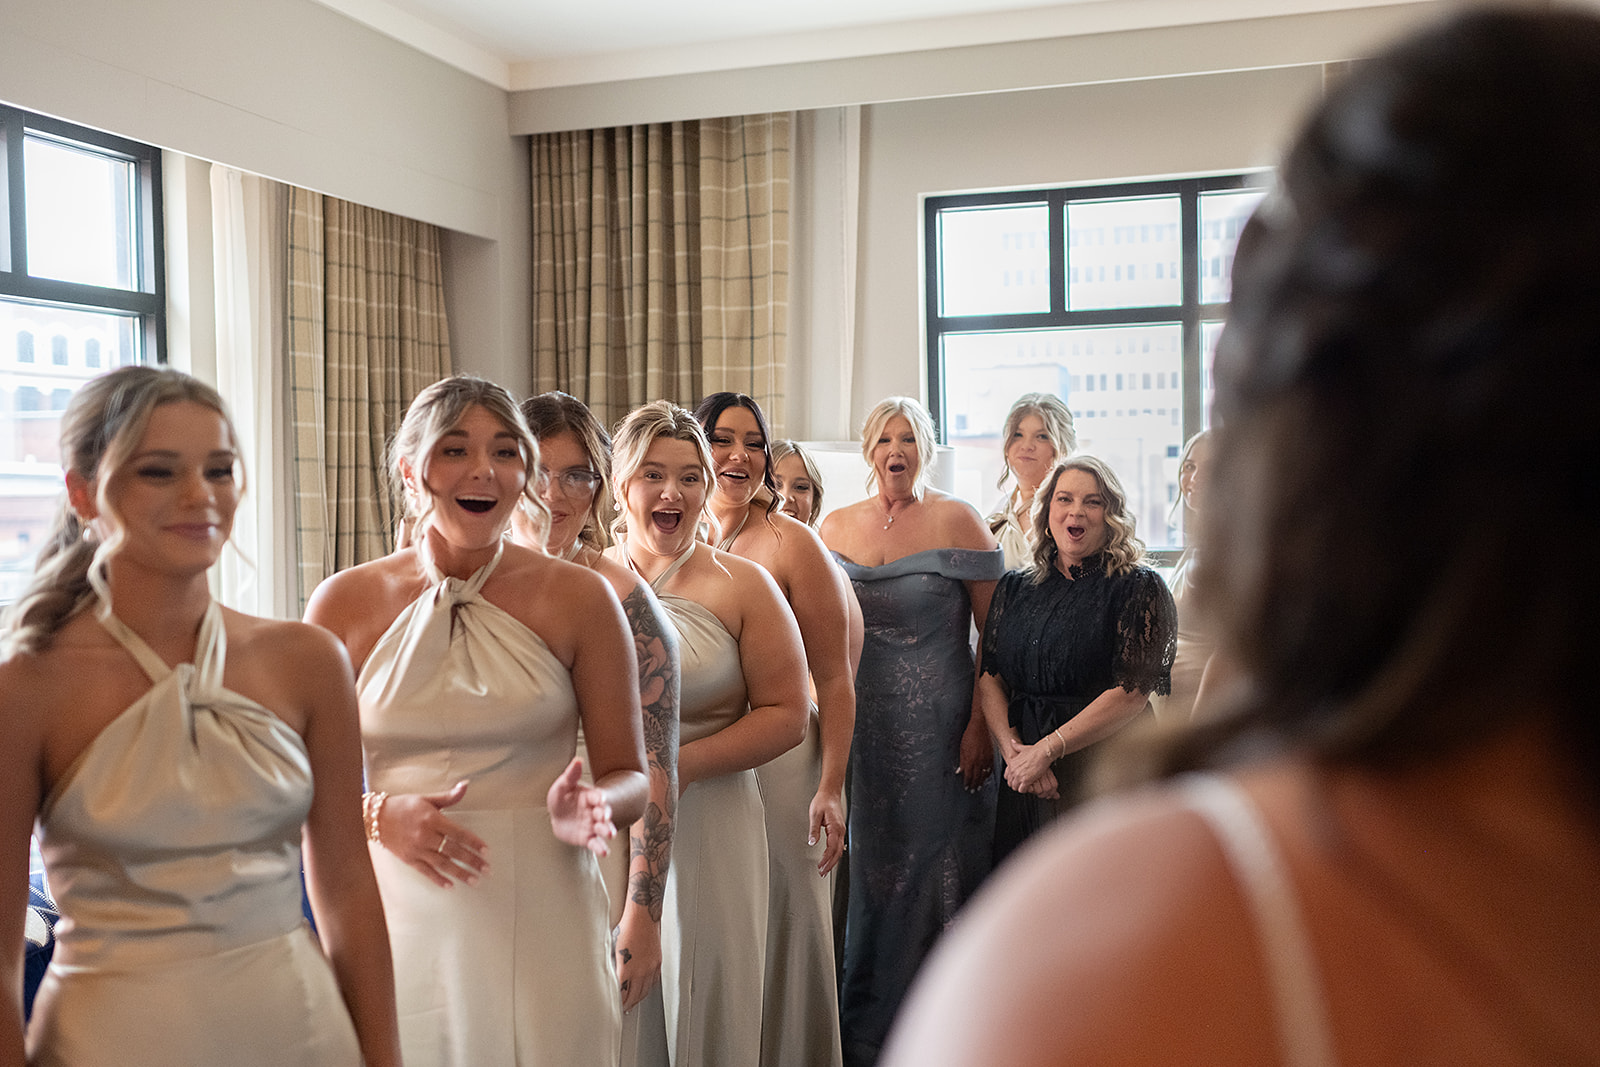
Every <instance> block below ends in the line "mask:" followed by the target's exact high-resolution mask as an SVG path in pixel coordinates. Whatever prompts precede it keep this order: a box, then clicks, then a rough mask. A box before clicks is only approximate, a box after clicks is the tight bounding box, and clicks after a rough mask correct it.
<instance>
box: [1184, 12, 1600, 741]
mask: <svg viewBox="0 0 1600 1067" xmlns="http://www.w3.org/2000/svg"><path fill="white" fill-rule="evenodd" d="M1216 375H1217V380H1218V391H1217V401H1216V408H1215V421H1216V422H1217V423H1219V424H1220V426H1221V429H1220V432H1219V433H1218V435H1217V441H1216V449H1215V452H1214V457H1215V458H1214V459H1213V467H1212V474H1213V475H1214V477H1212V478H1211V482H1210V485H1209V486H1208V492H1207V494H1206V497H1207V500H1208V501H1216V502H1217V503H1218V504H1219V505H1220V506H1218V507H1215V508H1208V509H1207V514H1206V515H1205V516H1204V517H1203V521H1204V522H1205V533H1204V536H1203V538H1202V543H1203V544H1205V545H1206V546H1208V549H1214V550H1213V551H1208V552H1207V553H1206V558H1205V559H1204V560H1203V561H1202V566H1201V571H1202V573H1201V575H1200V578H1199V580H1200V583H1201V586H1202V589H1203V590H1204V592H1205V594H1206V597H1207V600H1208V601H1209V603H1211V604H1212V606H1213V608H1214V610H1215V611H1216V613H1217V617H1218V623H1219V625H1220V626H1221V628H1222V633H1223V634H1224V637H1223V641H1224V647H1225V648H1227V649H1229V650H1230V651H1231V652H1232V654H1233V655H1234V657H1235V659H1236V660H1237V662H1238V664H1239V665H1240V666H1241V667H1242V668H1243V670H1244V673H1245V675H1246V676H1247V677H1248V678H1250V679H1251V682H1252V683H1253V684H1252V685H1251V686H1249V687H1248V695H1247V696H1245V697H1244V699H1243V702H1242V704H1241V705H1240V712H1241V714H1240V716H1239V717H1238V718H1237V719H1236V720H1234V721H1233V722H1232V723H1231V725H1226V726H1222V727H1220V728H1219V729H1218V730H1217V731H1215V732H1212V733H1209V734H1208V733H1206V732H1205V731H1202V732H1201V734H1200V735H1198V736H1197V738H1195V739H1193V740H1191V741H1190V742H1187V743H1186V745H1185V748H1184V750H1183V751H1182V754H1181V755H1180V756H1179V757H1178V758H1177V759H1175V760H1174V761H1173V763H1172V764H1171V765H1169V766H1179V765H1184V764H1186V763H1187V764H1192V763H1194V762H1205V761H1206V760H1207V759H1209V758H1210V757H1211V756H1213V755H1215V754H1216V752H1217V751H1218V750H1219V749H1221V748H1223V747H1225V745H1226V744H1227V743H1228V742H1229V741H1231V740H1233V739H1234V738H1236V737H1237V736H1238V734H1239V733H1240V731H1241V726H1242V725H1246V724H1247V725H1249V726H1253V727H1255V728H1264V729H1266V730H1267V731H1269V732H1271V733H1272V734H1274V735H1276V736H1277V737H1279V738H1280V739H1283V740H1285V741H1287V742H1289V743H1290V744H1293V745H1300V746H1304V747H1306V748H1308V749H1309V750H1310V751H1312V752H1314V753H1318V754H1321V755H1323V756H1326V757H1329V758H1334V759H1351V760H1355V761H1359V762H1367V763H1381V762H1385V761H1404V760H1409V759H1418V758H1421V759H1426V758H1431V757H1432V756H1435V755H1437V754H1439V753H1441V752H1443V751H1446V750H1447V749H1448V748H1449V747H1450V746H1452V745H1455V744H1457V743H1461V742H1467V741H1471V740H1473V739H1475V738H1481V737H1483V736H1485V735H1486V734H1488V733H1490V732H1492V731H1493V730H1495V729H1496V728H1497V727H1498V726H1500V725H1503V724H1505V723H1508V722H1510V721H1513V720H1517V719H1520V718H1523V717H1529V716H1534V715H1539V714H1548V715H1549V716H1552V717H1553V718H1554V719H1555V720H1556V721H1557V722H1558V723H1559V724H1560V726H1559V728H1560V729H1561V730H1562V731H1564V732H1565V734H1566V735H1567V736H1566V741H1567V743H1569V744H1570V746H1571V748H1570V750H1571V751H1573V752H1574V753H1576V754H1577V758H1578V759H1579V761H1580V763H1581V764H1583V765H1586V766H1588V767H1590V768H1594V769H1600V727H1597V726H1596V723H1597V722H1600V717H1596V716H1594V715H1593V714H1592V713H1591V712H1588V711H1587V710H1585V709H1586V707H1587V703H1588V701H1589V700H1591V699H1592V696H1591V692H1592V688H1593V684H1592V673H1593V672H1592V671H1591V670H1589V669H1587V668H1586V667H1585V666H1584V661H1585V660H1586V659H1587V657H1588V655H1590V651H1589V649H1588V647H1587V641H1586V640H1585V638H1584V637H1583V635H1584V634H1586V633H1587V632H1588V631H1587V625H1586V622H1587V620H1588V618H1589V616H1590V614H1591V613H1592V612H1593V611H1594V605H1595V603H1596V602H1597V599H1600V589H1597V588H1596V586H1597V583H1596V579H1595V575H1596V573H1597V570H1596V568H1594V567H1593V566H1587V565H1573V564H1570V563H1566V562H1564V560H1565V559H1566V558H1568V557H1580V556H1581V555H1582V554H1583V553H1584V552H1585V551H1586V550H1587V548H1588V547H1589V546H1590V545H1592V544H1594V543H1595V542H1596V540H1597V537H1600V478H1597V477H1596V472H1595V463H1596V461H1597V460H1600V20H1597V19H1595V18H1593V17H1589V16H1586V15H1580V14H1576V13H1566V14H1557V13H1542V14H1541V13H1528V12H1524V13H1518V12H1505V11H1502V12H1488V11H1480V12H1476V13H1471V14H1467V15H1464V16H1462V17H1458V18H1455V19H1453V20H1451V21H1450V22H1448V23H1446V24H1444V25H1443V26H1441V27H1440V28H1438V29H1436V30H1433V31H1430V32H1427V33H1425V34H1422V35H1420V36H1418V37H1415V38H1412V39H1410V40H1408V41H1406V42H1405V43H1403V44H1400V45H1398V46H1396V47H1395V48H1393V49H1391V50H1389V51H1388V52H1386V53H1384V54H1382V55H1380V56H1378V57H1377V58H1375V59H1372V60H1368V61H1365V62H1362V63H1360V64H1358V65H1357V66H1356V67H1355V68H1354V69H1353V70H1352V71H1351V73H1350V74H1349V75H1348V77H1347V78H1346V80H1345V81H1344V82H1343V83H1342V84H1341V85H1339V86H1338V87H1337V88H1336V89H1335V90H1334V91H1333V92H1332V93H1331V94H1330V95H1329V96H1328V98H1327V99H1326V101H1325V102H1324V103H1323V104H1322V106H1320V107H1319V108H1318V109H1317V111H1316V112H1315V113H1314V114H1313V115H1312V117H1311V119H1310V121H1309V123H1308V124H1307V126H1306V128H1305V129H1304V131H1303V132H1302V134H1301V136H1300V137H1299V139H1298V140H1297V141H1296V143H1295V144H1294V146H1293V147H1292V149H1291V151H1290V153H1289V155H1288V156H1287V158H1286V160H1285V162H1284V164H1283V168H1282V172H1281V175H1280V185H1279V188H1278V189H1277V190H1276V191H1275V192H1274V194H1273V195H1272V196H1271V197H1269V199H1268V200H1267V201H1266V202H1265V203H1264V204H1263V206H1262V208H1261V210H1260V211H1259V212H1258V213H1257V216H1256V218H1254V219H1253V220H1252V221H1251V223H1250V225H1249V226H1248V227H1247V229H1246V232H1245V234H1244V236H1243V238H1242V239H1241V241H1240V246H1239V251H1238V257H1237V261H1236V263H1235V267H1234V284H1233V306H1232V310H1231V313H1230V320H1229V324H1228V327H1227V330H1226V331H1225V333H1224V336H1223V339H1222V341H1221V343H1220V345H1219V348H1218V354H1217V359H1216Z"/></svg>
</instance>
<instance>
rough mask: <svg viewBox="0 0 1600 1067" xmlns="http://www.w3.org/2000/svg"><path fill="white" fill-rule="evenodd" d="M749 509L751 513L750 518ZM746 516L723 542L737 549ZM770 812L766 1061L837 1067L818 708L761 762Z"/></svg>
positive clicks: (766, 1064) (773, 1066)
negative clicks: (815, 821)
mask: <svg viewBox="0 0 1600 1067" xmlns="http://www.w3.org/2000/svg"><path fill="white" fill-rule="evenodd" d="M748 517H749V516H748V512H747V513H746V519H748ZM743 529H744V523H743V522H740V524H739V527H738V529H735V530H734V531H733V533H732V534H730V535H729V536H728V537H726V538H724V539H723V541H722V544H721V545H720V546H719V547H720V548H721V549H722V550H723V551H729V550H730V548H729V546H731V545H732V544H733V542H734V541H735V540H737V538H738V536H739V532H740V530H743ZM756 781H757V783H759V785H760V786H761V803H762V808H763V809H764V811H765V814H766V824H767V859H768V873H769V877H770V883H769V885H768V897H767V973H766V986H765V990H764V994H763V998H764V1004H763V1006H762V1009H761V1064H762V1067H837V1065H838V1064H839V1063H840V1062H841V1053H840V1047H839V979H838V968H837V966H836V964H835V962H834V953H833V885H834V880H833V875H832V873H831V872H830V873H829V875H828V877H826V878H823V877H821V876H819V875H818V874H817V864H819V863H821V862H822V854H823V852H824V851H826V848H827V843H826V841H825V840H824V839H823V837H822V835H820V834H819V835H818V837H817V843H816V844H814V845H811V844H807V843H806V842H807V838H808V837H809V835H810V829H811V799H812V798H813V797H815V796H816V795H817V786H818V785H820V784H821V782H822V735H821V723H820V721H819V719H818V717H817V710H816V708H815V707H813V708H812V709H811V712H810V714H809V715H808V716H807V719H806V735H805V739H804V740H803V741H801V742H800V744H798V745H796V746H795V747H794V748H791V749H790V750H789V751H787V752H785V753H784V754H783V755H781V756H779V757H778V758H777V759H775V760H772V761H771V762H770V763H765V764H763V765H762V766H760V767H757V768H756Z"/></svg>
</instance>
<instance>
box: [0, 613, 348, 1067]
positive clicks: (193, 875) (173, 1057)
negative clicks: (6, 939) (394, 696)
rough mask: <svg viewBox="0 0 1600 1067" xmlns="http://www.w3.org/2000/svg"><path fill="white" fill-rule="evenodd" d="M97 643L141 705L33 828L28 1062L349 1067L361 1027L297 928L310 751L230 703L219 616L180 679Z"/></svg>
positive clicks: (127, 642)
mask: <svg viewBox="0 0 1600 1067" xmlns="http://www.w3.org/2000/svg"><path fill="white" fill-rule="evenodd" d="M105 626H106V629H107V630H108V631H109V632H110V633H111V635H112V636H113V637H115V638H116V639H117V641H118V642H120V643H121V644H122V645H123V647H125V648H126V649H127V650H128V652H129V654H130V655H132V656H133V658H134V659H135V660H137V661H138V663H139V665H140V666H141V667H142V668H143V669H144V671H145V673H146V674H148V675H149V676H150V680H151V686H150V689H149V691H148V692H146V693H145V695H144V696H142V697H140V698H139V699H138V700H137V701H135V702H134V703H133V704H132V705H130V706H129V707H128V709H127V710H126V711H124V712H122V714H121V715H119V716H118V717H117V718H116V719H114V720H113V721H112V722H111V723H110V724H109V725H107V726H106V727H105V728H104V729H103V730H101V731H100V733H99V734H98V735H97V736H96V737H95V739H94V740H93V741H92V742H90V744H89V746H88V748H86V749H85V750H84V751H83V753H82V754H81V755H80V756H79V757H78V759H77V760H76V761H75V762H74V763H73V765H72V767H71V768H70V769H69V770H68V771H67V773H66V774H65V775H64V776H63V777H62V779H61V780H60V781H59V782H57V783H56V785H55V788H54V789H53V790H52V791H51V793H50V795H49V796H48V797H46V798H45V802H44V805H43V807H42V808H41V810H40V814H39V821H38V827H37V829H38V834H39V847H40V851H41V853H42V854H43V857H44V861H45V867H46V870H47V872H48V878H49V882H50V889H51V892H52V894H53V895H54V897H55V899H56V903H57V905H58V906H59V908H60V911H61V918H60V920H59V922H57V924H56V927H55V933H56V938H57V944H56V948H55V954H54V956H53V958H52V959H51V962H50V967H49V969H48V971H46V973H45V978H44V982H43V984H42V985H41V987H40V989H39V994H38V998H37V1000H36V1001H35V1002H34V1010H33V1018H32V1020H31V1023H30V1025H29V1027H28V1035H27V1047H28V1063H29V1064H31V1065H34V1067H84V1065H94V1067H100V1065H104V1064H117V1065H119V1067H215V1065H217V1064H227V1065H228V1067H291V1065H292V1067H359V1064H360V1062H361V1053H360V1050H359V1048H358V1046H357V1043H356V1034H355V1028H354V1026H353V1025H352V1024H351V1021H350V1016H349V1014H348V1012H347V1011H346V1010H345V1006H344V1000H343V999H342V998H341V997H340V995H339V989H338V986H337V985H336V983H335V981H334V976H333V971H332V968H331V967H330V966H329V965H328V961H327V959H326V958H325V957H324V956H323V955H322V950H321V948H320V946H319V945H318V944H317V942H316V939H315V937H314V935H313V934H312V933H311V930H310V928H309V927H308V926H307V925H306V922H305V918H304V916H303V915H302V913H301V910H300V893H301V889H300V829H301V826H302V824H303V823H304V822H305V818H306V815H307V813H308V812H309V811H310V810H311V797H312V780H311V762H310V759H309V757H308V756H307V753H306V748H305V743H304V742H303V741H302V739H301V737H300V735H299V734H298V733H296V732H295V731H294V730H293V729H292V728H291V727H290V726H289V725H288V724H287V723H285V722H284V721H283V720H282V719H280V718H278V717H277V716H276V715H274V714H273V713H272V712H271V711H269V710H268V709H266V708H264V707H262V706H261V705H260V704H258V703H256V702H255V701H253V700H250V699H249V698H247V697H243V696H240V695H239V694H238V693H234V692H230V691H229V690H227V689H225V688H223V684H222V679H223V668H224V664H225V662H226V659H227V634H226V631H225V629H224V627H223V622H222V610H221V608H219V607H218V606H217V605H216V604H214V603H213V604H212V605H211V606H210V607H209V608H208V609H207V611H206V614H205V617H204V619H203V621H202V623H201V626H200V636H199V643H198V645H197V646H196V649H195V663H194V664H187V663H186V664H180V665H179V666H177V667H175V668H173V667H168V666H167V665H166V663H164V662H163V661H162V660H161V657H160V656H158V655H156V653H155V652H154V651H153V650H152V649H151V648H150V647H149V646H148V645H147V644H145V642H144V641H143V640H142V639H140V638H139V636H138V635H137V634H135V633H133V632H132V631H131V630H129V629H128V628H127V627H126V626H124V625H123V624H122V623H121V622H120V621H119V620H117V619H116V618H114V617H113V618H109V619H107V620H105ZM13 1008H15V1006H13Z"/></svg>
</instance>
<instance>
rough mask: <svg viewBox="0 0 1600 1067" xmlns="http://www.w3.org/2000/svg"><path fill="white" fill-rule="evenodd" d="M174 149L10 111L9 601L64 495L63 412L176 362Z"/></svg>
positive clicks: (0, 360)
mask: <svg viewBox="0 0 1600 1067" xmlns="http://www.w3.org/2000/svg"><path fill="white" fill-rule="evenodd" d="M160 166H161V162H160V153H159V152H158V151H157V150H155V149H154V148H151V147H149V146H147V145H142V144H136V143H134V142H132V141H125V140H123V139H121V138H118V137H112V136H109V135H107V134H103V133H98V132H96V131H94V130H87V129H83V128H81V127H77V126H70V125H68V124H66V123H62V122H56V121H54V120H52V119H46V118H43V117H41V116H38V115H32V114H29V113H27V112H24V111H18V110H16V109H14V108H8V107H3V106H0V338H11V339H14V343H13V344H4V343H0V603H4V602H9V601H11V600H14V599H15V598H16V596H17V594H18V593H19V592H20V591H21V589H22V587H23V586H24V585H25V584H26V583H27V580H28V576H29V575H30V574H31V572H32V570H33V558H34V555H35V554H36V553H37V551H38V548H39V546H40V545H41V544H42V543H43V541H44V540H45V538H46V537H47V536H48V533H49V527H50V522H51V520H52V519H53V518H54V515H55V509H56V504H57V501H58V500H59V498H60V494H61V456H60V446H59V443H58V437H59V432H60V422H61V413H62V411H63V410H64V409H65V408H66V405H67V402H68V401H69V400H71V398H72V394H73V393H74V392H75V391H76V390H77V388H78V387H79V386H80V385H82V384H83V382H85V381H86V380H88V379H89V378H91V377H93V376H94V375H96V374H98V373H101V372H102V371H104V370H106V369H109V368H111V367H119V366H123V365H126V364H129V363H139V362H145V361H150V362H156V361H160V360H162V359H164V358H165V333H166V330H165V322H164V309H165V305H166V293H165V286H164V280H163V277H162V274H163V269H162V254H161V232H162V229H161V225H162V224H161V172H160Z"/></svg>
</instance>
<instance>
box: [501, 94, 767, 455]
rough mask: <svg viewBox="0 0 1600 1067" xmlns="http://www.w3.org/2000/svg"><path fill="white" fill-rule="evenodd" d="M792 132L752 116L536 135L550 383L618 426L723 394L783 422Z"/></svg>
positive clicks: (539, 371) (538, 260)
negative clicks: (649, 408)
mask: <svg viewBox="0 0 1600 1067" xmlns="http://www.w3.org/2000/svg"><path fill="white" fill-rule="evenodd" d="M790 125H791V123H790V116H788V115H786V114H784V115H754V116H746V117H742V118H731V119H717V120H707V121H698V122H681V123H668V124H660V125H652V126H633V127H618V128H615V129H608V130H583V131H575V132H569V133H556V134H544V135H540V136H536V137H534V138H533V143H532V163H533V183H534V185H533V217H534V275H535V277H534V285H535V316H534V319H535V322H534V358H535V368H534V370H535V375H534V380H535V383H536V386H537V387H538V388H539V389H564V390H566V391H567V392H570V393H572V394H573V395H574V396H577V397H578V398H579V399H580V400H583V401H584V402H585V403H587V404H588V405H589V406H590V407H591V408H592V409H593V410H594V412H595V414H596V416H598V417H599V418H600V419H601V421H602V422H604V423H606V424H607V425H610V424H612V423H614V422H615V421H616V420H617V419H619V418H621V417H622V416H623V415H625V414H626V413H627V412H628V411H629V410H631V409H632V408H633V407H635V406H637V405H638V404H641V403H643V402H645V401H647V400H654V399H658V398H663V397H664V398H667V399H670V400H675V401H677V402H679V403H682V404H687V405H693V404H694V403H695V402H696V401H698V400H699V398H700V397H701V396H702V395H703V394H704V393H705V392H707V391H710V390H714V389H736V390H740V391H743V392H749V393H752V394H753V395H755V396H757V397H758V398H759V399H760V400H761V401H762V403H763V405H766V404H768V403H774V404H777V405H778V411H779V412H780V413H781V410H782V402H783V393H784V389H783V379H784V360H785V358H786V351H785V341H786V334H787V324H786V321H785V315H786V310H787V304H788V293H787V289H788V279H787V274H788V243H789V214H788V212H789V141H790ZM708 324H709V325H708ZM780 417H781V416H780ZM780 425H781V424H780Z"/></svg>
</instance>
